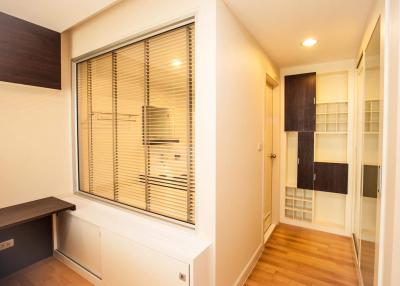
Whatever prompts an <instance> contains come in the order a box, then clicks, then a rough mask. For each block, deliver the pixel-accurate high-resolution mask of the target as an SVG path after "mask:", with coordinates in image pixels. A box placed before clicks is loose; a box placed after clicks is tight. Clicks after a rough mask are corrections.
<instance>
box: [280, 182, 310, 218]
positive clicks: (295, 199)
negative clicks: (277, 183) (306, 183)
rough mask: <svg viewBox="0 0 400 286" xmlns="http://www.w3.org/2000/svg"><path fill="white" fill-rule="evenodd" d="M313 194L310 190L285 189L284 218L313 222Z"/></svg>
mask: <svg viewBox="0 0 400 286" xmlns="http://www.w3.org/2000/svg"><path fill="white" fill-rule="evenodd" d="M313 201H314V192H313V191H312V190H305V189H298V188H296V187H286V191H285V217H287V218H290V219H295V220H301V221H306V222H312V221H313Z"/></svg>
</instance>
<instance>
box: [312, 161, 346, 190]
mask: <svg viewBox="0 0 400 286" xmlns="http://www.w3.org/2000/svg"><path fill="white" fill-rule="evenodd" d="M314 172H315V181H314V190H316V191H322V192H330V193H338V194H347V176H348V165H347V164H341V163H321V162H315V163H314Z"/></svg>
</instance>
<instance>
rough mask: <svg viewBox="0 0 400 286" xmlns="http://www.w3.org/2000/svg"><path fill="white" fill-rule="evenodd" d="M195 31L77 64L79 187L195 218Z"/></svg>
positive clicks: (163, 36) (163, 212)
mask: <svg viewBox="0 0 400 286" xmlns="http://www.w3.org/2000/svg"><path fill="white" fill-rule="evenodd" d="M194 32H195V31H194V24H190V25H187V26H184V27H180V28H177V29H174V30H172V31H168V32H165V33H162V34H159V35H156V36H153V37H151V38H148V39H145V40H143V41H140V42H136V43H133V44H130V45H128V46H125V47H123V48H119V49H116V50H114V51H111V52H108V53H106V54H103V55H101V56H98V57H95V58H92V59H89V60H86V61H83V62H81V63H79V64H78V65H77V93H78V99H77V102H78V150H79V184H80V186H79V187H80V191H82V192H87V193H90V194H93V195H96V196H100V197H102V198H106V199H109V200H113V201H116V202H119V203H121V204H125V205H128V206H132V207H135V208H140V209H143V210H146V211H149V212H152V213H156V214H159V215H163V216H167V217H170V218H173V219H177V220H181V221H185V222H189V223H191V224H194V223H195V208H194V206H195V183H194V182H195V178H194V110H195V106H194Z"/></svg>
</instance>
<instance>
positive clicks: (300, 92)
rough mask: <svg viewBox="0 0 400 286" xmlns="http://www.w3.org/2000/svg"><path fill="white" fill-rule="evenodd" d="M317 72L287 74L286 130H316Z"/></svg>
mask: <svg viewBox="0 0 400 286" xmlns="http://www.w3.org/2000/svg"><path fill="white" fill-rule="evenodd" d="M315 95H316V73H306V74H298V75H290V76H285V131H315Z"/></svg>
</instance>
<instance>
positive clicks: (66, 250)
mask: <svg viewBox="0 0 400 286" xmlns="http://www.w3.org/2000/svg"><path fill="white" fill-rule="evenodd" d="M57 232H58V235H57V238H58V248H57V249H58V251H60V252H61V253H63V254H64V255H66V256H68V257H69V258H70V259H72V260H74V261H75V262H77V263H78V264H79V265H81V266H83V267H84V268H86V269H87V270H89V271H90V272H91V273H93V274H95V275H96V276H98V277H101V259H100V257H101V255H100V228H99V227H98V226H96V225H94V224H91V223H89V222H86V221H84V220H81V219H80V218H78V217H75V216H73V215H71V214H69V213H67V212H64V213H60V214H58V216H57Z"/></svg>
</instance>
